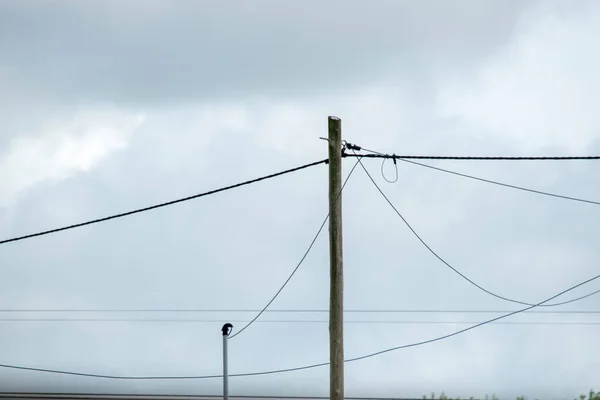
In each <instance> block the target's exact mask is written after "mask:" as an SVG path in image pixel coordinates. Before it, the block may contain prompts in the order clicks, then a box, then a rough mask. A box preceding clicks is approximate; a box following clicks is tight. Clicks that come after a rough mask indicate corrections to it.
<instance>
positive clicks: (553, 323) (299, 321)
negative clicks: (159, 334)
mask: <svg viewBox="0 0 600 400" xmlns="http://www.w3.org/2000/svg"><path fill="white" fill-rule="evenodd" d="M228 321H229V322H230V323H247V322H248V320H228ZM0 322H127V323H129V322H155V323H156V322H160V323H203V324H207V323H210V324H219V323H222V322H223V321H222V320H216V319H212V320H211V319H166V318H147V319H141V318H136V319H130V318H0ZM255 323H272V324H295V323H297V324H326V323H329V321H328V320H309V319H295V320H289V319H285V320H259V321H255ZM476 323H477V322H473V321H411V320H345V321H344V324H366V325H369V324H375V325H377V324H384V325H393V324H398V325H471V324H476ZM497 324H498V325H549V326H600V321H598V322H590V321H582V322H579V321H575V322H573V321H569V322H564V321H507V322H498V323H497Z"/></svg>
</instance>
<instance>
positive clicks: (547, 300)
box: [346, 275, 600, 362]
mask: <svg viewBox="0 0 600 400" xmlns="http://www.w3.org/2000/svg"><path fill="white" fill-rule="evenodd" d="M598 278H600V275H596V276H595V277H593V278H590V279H588V280H586V281H584V282H581V283H579V284H577V285H575V286H572V287H570V288H569V289H566V290H563V291H562V292H560V293H558V294H556V295H554V296H552V297H550V298H548V299H546V300H544V301H542V302H539V303H536V304H533V305H531V306H529V307H526V308H522V309H520V310H516V311H513V312H511V313H508V314H504V315H501V316H499V317H496V318H492V319H489V320H487V321H484V322H480V323H479V324H476V325H472V326H470V327H468V328H465V329H461V330H459V331H456V332H453V333H450V334H448V335H444V336H439V337H437V338H434V339H430V340H424V341H421V342H417V343H411V344H408V345H404V346H397V347H392V348H389V349H386V350H381V351H378V352H375V353H371V354H367V355H364V356H360V357H355V358H351V359H349V360H346V362H353V361H358V360H364V359H365V358H370V357H375V356H378V355H381V354H384V353H389V352H392V351H395V350H400V349H406V348H409V347H416V346H421V345H424V344H429V343H434V342H438V341H440V340H444V339H448V338H451V337H453V336H457V335H460V334H461V333H465V332H468V331H470V330H473V329H475V328H478V327H480V326H483V325H487V324H491V323H493V322H495V321H498V320H501V319H504V318H507V317H510V316H512V315H515V314H519V313H522V312H525V311H527V310H530V309H532V308H534V307H539V306H542V305H544V304H545V303H547V302H549V301H551V300H554V299H555V298H557V297H559V296H562V295H563V294H565V293H567V292H570V291H571V290H574V289H576V288H578V287H580V286H583V285H585V284H587V283H590V282H592V281H594V280H596V279H598Z"/></svg>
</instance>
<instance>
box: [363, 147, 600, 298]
mask: <svg viewBox="0 0 600 400" xmlns="http://www.w3.org/2000/svg"><path fill="white" fill-rule="evenodd" d="M353 151H354V150H353ZM358 162H359V163H360V166H361V167H362V169H363V170H364V171H365V173H366V174H367V176H368V177H369V179H370V180H371V182H372V183H373V185H374V186H375V188H376V189H377V190H378V191H379V193H380V194H381V196H382V197H383V198H384V199H385V201H386V202H387V203H388V204H389V206H390V207H391V208H392V209H393V210H394V212H395V213H396V215H398V217H400V219H401V220H402V222H404V224H405V225H406V226H407V227H408V229H409V230H410V231H411V232H412V234H413V235H414V236H415V237H416V238H417V239H418V240H419V241H420V242H421V244H422V245H423V246H425V248H426V249H427V250H428V251H429V252H430V253H431V254H432V255H433V256H435V257H436V258H437V259H438V260H440V261H441V262H442V263H443V264H444V265H446V266H447V267H448V268H450V269H451V270H452V271H454V272H455V273H456V274H458V275H459V276H460V277H461V278H463V279H464V280H466V281H467V282H469V283H470V284H471V285H473V286H475V287H476V288H478V289H479V290H481V291H483V292H485V293H487V294H489V295H490V296H493V297H496V298H498V299H500V300H504V301H507V302H510V303H515V304H520V305H526V306H533V305H535V304H533V303H528V302H525V301H521V300H515V299H511V298H509V297H505V296H501V295H499V294H497V293H494V292H492V291H490V290H488V289H486V288H484V287H483V286H481V285H479V284H478V283H476V282H475V281H473V280H472V279H470V278H469V277H467V276H466V275H465V274H463V273H462V272H460V271H459V270H458V269H456V268H455V267H453V266H452V265H450V263H448V262H447V261H446V260H445V259H443V258H442V257H441V256H440V255H439V254H438V253H437V252H436V251H435V250H433V248H431V246H429V244H427V242H426V241H425V240H424V239H423V238H422V237H421V235H419V234H418V233H417V231H416V230H415V229H414V228H413V227H412V225H411V224H410V223H409V222H408V221H407V220H406V218H405V217H404V216H403V215H402V214H401V213H400V211H398V209H397V208H396V206H394V204H393V203H392V201H391V200H390V199H389V198H388V197H387V196H386V194H385V193H384V192H383V190H382V189H381V187H379V185H378V184H377V182H375V179H373V176H372V175H371V174H370V173H369V171H368V170H367V168H366V167H365V166H364V164H363V162H362V161H361V158H359V159H358ZM597 293H600V289H598V290H596V291H594V292H591V293H588V294H586V295H583V296H580V297H577V298H575V299H571V300H566V301H562V302H557V303H549V304H540V307H556V306H561V305H565V304H570V303H574V302H576V301H579V300H583V299H585V298H588V297H590V296H593V295H595V294H597Z"/></svg>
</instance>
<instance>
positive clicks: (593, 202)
mask: <svg viewBox="0 0 600 400" xmlns="http://www.w3.org/2000/svg"><path fill="white" fill-rule="evenodd" d="M348 146H352V148H358V149H361V150H363V151H366V152H369V153H372V154H375V155H377V156H380V158H383V162H384V163H385V160H388V159H393V160H394V164H395V162H396V160H400V161H402V162H405V163H409V164H414V165H418V166H421V167H425V168H430V169H433V170H436V171H440V172H445V173H447V174H452V175H456V176H461V177H463V178H468V179H473V180H477V181H480V182H485V183H490V184H492V185H498V186H504V187H507V188H511V189H517V190H522V191H524V192H529V193H535V194H540V195H543V196H550V197H555V198H559V199H564V200H572V201H578V202H581V203H588V204H594V205H600V201H594V200H587V199H582V198H578V197H573V196H565V195H561V194H557V193H550V192H544V191H542V190H536V189H530V188H526V187H523V186H517V185H512V184H509V183H503V182H499V181H495V180H491V179H485V178H480V177H477V176H474V175H469V174H464V173H460V172H456V171H452V170H449V169H445V168H440V167H434V166H433V165H429V164H423V163H420V162H416V161H411V160H408V159H406V158H399V157H396V156H390V155H389V154H385V153H380V152H378V151H375V150H369V149H366V148H364V147H360V146H356V145H352V144H348ZM352 156H356V154H354V155H352ZM384 163H382V164H381V174H382V176H383V177H384V179H385V180H386V181H388V182H389V183H395V182H396V181H397V177H398V168H397V167H396V180H394V181H390V180H388V179H387V178H386V177H385V175H384V173H383V165H384Z"/></svg>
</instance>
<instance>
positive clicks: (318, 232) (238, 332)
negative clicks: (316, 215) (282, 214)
mask: <svg viewBox="0 0 600 400" xmlns="http://www.w3.org/2000/svg"><path fill="white" fill-rule="evenodd" d="M359 162H360V158H359V159H358V161H356V163H355V164H354V166H353V167H352V169H351V170H350V172H349V173H348V176H347V177H346V180H344V184H343V185H342V188H341V189H340V192H339V193H338V195H337V197H336V201H337V200H338V199H339V197H340V195H341V194H342V191H343V190H344V187H345V186H346V183H348V180H349V179H350V177H351V176H352V173H353V172H354V170H355V169H356V166H357V165H358V163H359ZM328 219H329V213H327V216H325V219H324V220H323V223H322V224H321V226H320V227H319V230H317V234H316V235H315V237H314V238H313V240H312V241H311V242H310V245H309V246H308V249H306V251H305V252H304V255H303V256H302V258H301V259H300V261H299V262H298V265H296V268H294V270H293V271H292V273H291V274H290V276H289V277H288V278H287V279H286V281H285V282H284V283H283V285H282V286H281V287H280V288H279V290H278V291H277V293H275V295H274V296H273V297H272V298H271V300H270V301H269V302H268V303H267V305H266V306H265V307H264V308H263V309H262V310H260V312H259V313H258V314H257V315H256V317H254V319H252V320H251V321H250V322H248V323H247V324H246V325H245V326H244V327H243V328H242V329H240V330H239V331H237V333H235V334H234V335H232V336H230V339H233V338H234V337H236V336H237V335H239V334H240V333H242V332H243V331H245V330H246V329H247V328H248V327H249V326H250V325H252V323H254V321H256V320H257V319H258V317H260V316H261V315H262V314H263V313H264V312H265V310H266V309H267V308H269V306H270V305H271V303H273V302H274V301H275V299H276V298H277V296H279V293H281V291H282V290H283V289H284V288H285V287H286V285H287V284H288V282H289V281H290V280H291V279H292V277H293V276H294V274H296V271H298V268H300V265H302V263H303V262H304V260H305V259H306V257H307V256H308V253H310V250H311V249H312V248H313V245H314V244H315V242H316V241H317V238H318V237H319V235H320V234H321V231H322V230H323V227H325V224H326V223H327V220H328Z"/></svg>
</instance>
